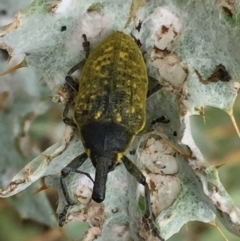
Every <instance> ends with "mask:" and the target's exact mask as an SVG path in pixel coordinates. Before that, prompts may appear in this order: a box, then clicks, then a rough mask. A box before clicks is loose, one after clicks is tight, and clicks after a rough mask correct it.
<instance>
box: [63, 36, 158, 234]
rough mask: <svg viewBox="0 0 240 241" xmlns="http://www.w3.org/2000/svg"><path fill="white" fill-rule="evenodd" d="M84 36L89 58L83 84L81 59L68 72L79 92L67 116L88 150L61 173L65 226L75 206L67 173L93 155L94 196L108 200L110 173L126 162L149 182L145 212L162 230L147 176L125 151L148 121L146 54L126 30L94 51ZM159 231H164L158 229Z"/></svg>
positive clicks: (135, 174)
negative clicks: (75, 74)
mask: <svg viewBox="0 0 240 241" xmlns="http://www.w3.org/2000/svg"><path fill="white" fill-rule="evenodd" d="M83 37H84V42H83V47H84V49H85V51H86V57H87V59H86V62H85V63H84V66H83V69H82V73H81V77H80V80H79V86H78V84H77V83H76V82H75V81H74V80H73V79H72V78H71V77H70V74H71V73H72V72H74V71H75V70H76V69H77V68H78V67H79V64H78V65H76V66H74V67H73V68H72V69H71V70H70V71H69V73H68V77H66V81H67V82H68V83H69V85H70V86H71V87H72V88H73V89H76V90H77V93H78V94H77V96H76V98H75V99H74V100H70V101H69V103H68V104H67V105H66V108H65V110H64V113H63V121H64V122H65V123H66V124H68V125H72V126H73V127H76V128H77V129H78V130H79V132H80V136H81V139H82V142H83V144H84V147H85V153H83V154H81V155H79V156H78V157H76V158H75V159H74V160H73V161H72V162H71V163H70V164H69V165H68V166H67V167H66V168H64V169H63V170H62V172H61V179H60V180H61V186H62V189H63V193H64V196H65V198H66V201H67V205H66V207H65V208H64V210H63V212H62V213H61V214H60V217H59V219H60V222H59V223H60V226H62V225H63V223H64V222H65V219H66V214H67V210H68V208H69V206H71V205H74V201H73V200H72V199H71V198H70V196H69V194H68V191H67V187H66V184H65V181H64V178H65V177H66V176H67V175H68V174H69V173H70V172H77V173H82V172H81V171H78V170H77V168H79V167H80V166H81V165H82V164H83V163H84V161H85V160H86V159H87V158H88V157H89V158H90V159H91V161H92V164H93V166H94V167H95V168H96V174H95V181H94V187H93V193H92V199H93V200H94V201H96V202H102V201H103V200H104V198H105V187H106V181H107V175H108V173H109V172H110V171H112V170H114V168H115V167H116V165H117V164H118V163H119V162H120V161H122V162H123V164H124V165H125V167H126V169H127V170H128V171H129V172H130V173H131V174H132V175H133V176H134V177H135V178H136V179H137V181H138V182H139V183H141V184H142V185H144V186H145V197H146V213H145V217H146V218H148V220H149V221H150V226H151V228H152V227H154V229H156V228H155V225H154V223H153V220H152V212H151V205H150V192H149V187H148V184H147V182H146V179H145V176H144V175H143V174H142V173H141V171H140V170H139V169H138V168H137V166H135V164H134V163H132V162H131V161H130V160H129V159H128V158H127V157H126V156H125V153H126V151H127V150H128V148H129V147H130V145H131V144H132V142H133V140H134V138H135V136H136V135H137V134H138V133H139V132H140V131H141V130H142V129H143V128H144V126H145V120H146V118H145V116H146V98H147V90H148V76H147V70H146V65H145V62H144V59H143V56H142V53H141V51H140V49H139V47H138V46H137V44H136V43H135V42H134V40H133V39H132V38H131V37H129V36H128V35H126V34H124V33H123V32H114V33H112V34H110V35H109V36H108V37H106V38H105V39H104V40H103V41H102V42H101V43H100V44H99V45H98V46H97V47H96V48H95V49H93V50H92V51H91V52H90V51H89V46H90V44H89V42H88V41H87V38H86V36H85V35H83ZM89 52H90V53H89ZM72 101H74V103H75V104H74V120H72V119H70V118H68V117H66V115H67V113H68V109H69V108H70V106H71V105H72ZM85 174H86V173H85ZM155 231H156V233H157V235H158V231H157V229H156V230H155ZM159 237H160V235H159Z"/></svg>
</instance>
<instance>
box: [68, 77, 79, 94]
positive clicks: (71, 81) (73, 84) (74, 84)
mask: <svg viewBox="0 0 240 241" xmlns="http://www.w3.org/2000/svg"><path fill="white" fill-rule="evenodd" d="M65 80H66V82H67V84H68V85H69V86H70V87H71V88H72V89H73V90H75V91H76V92H78V88H79V84H78V83H77V81H76V80H75V79H74V78H73V77H72V76H70V75H67V76H66V77H65Z"/></svg>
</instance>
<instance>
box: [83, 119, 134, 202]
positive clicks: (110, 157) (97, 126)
mask: <svg viewBox="0 0 240 241" xmlns="http://www.w3.org/2000/svg"><path fill="white" fill-rule="evenodd" d="M81 136H82V139H83V142H84V145H85V148H86V150H87V153H88V155H89V157H90V159H91V161H92V163H93V166H94V167H95V168H96V175H95V182H94V187H93V194H92V199H93V200H94V201H96V202H102V201H103V200H104V198H105V190H106V182H107V175H108V173H109V172H110V171H112V170H113V169H114V167H115V166H116V164H117V163H118V160H119V158H120V156H121V155H122V154H123V153H124V152H125V150H126V149H127V148H128V146H129V144H130V143H131V140H132V138H133V135H132V134H131V133H130V132H129V131H128V130H127V129H126V128H125V127H123V126H121V125H119V124H117V123H114V122H109V121H91V122H89V123H88V124H86V125H85V126H83V127H81Z"/></svg>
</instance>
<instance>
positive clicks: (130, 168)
mask: <svg viewBox="0 0 240 241" xmlns="http://www.w3.org/2000/svg"><path fill="white" fill-rule="evenodd" d="M122 162H123V164H124V166H125V167H126V169H127V171H128V172H129V173H130V174H131V175H132V176H133V177H135V178H136V180H137V181H138V182H139V183H140V184H142V185H143V186H144V187H145V201H146V210H145V215H144V216H145V218H146V219H147V220H148V223H149V226H150V229H151V231H152V233H153V234H154V235H155V236H157V237H158V238H159V239H160V240H161V241H164V239H163V238H162V237H161V235H160V232H159V230H158V229H157V227H156V225H155V223H154V220H153V219H154V217H153V214H152V208H151V200H150V190H149V187H148V184H147V182H146V178H145V176H144V175H143V174H142V172H141V171H140V170H139V169H138V167H137V166H136V165H135V164H134V163H133V162H131V161H130V160H129V159H128V158H127V157H126V156H123V157H122Z"/></svg>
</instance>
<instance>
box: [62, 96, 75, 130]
mask: <svg viewBox="0 0 240 241" xmlns="http://www.w3.org/2000/svg"><path fill="white" fill-rule="evenodd" d="M72 104H73V99H72V98H71V99H70V100H69V101H68V102H67V104H66V105H65V108H64V110H63V114H62V120H63V122H64V124H65V125H68V126H71V127H73V128H77V125H76V124H75V122H74V121H73V120H72V119H71V118H69V117H68V116H67V115H68V112H69V110H70V108H71V107H72Z"/></svg>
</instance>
